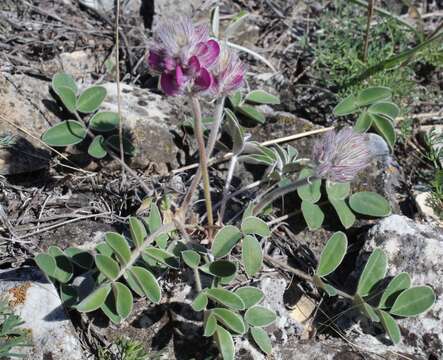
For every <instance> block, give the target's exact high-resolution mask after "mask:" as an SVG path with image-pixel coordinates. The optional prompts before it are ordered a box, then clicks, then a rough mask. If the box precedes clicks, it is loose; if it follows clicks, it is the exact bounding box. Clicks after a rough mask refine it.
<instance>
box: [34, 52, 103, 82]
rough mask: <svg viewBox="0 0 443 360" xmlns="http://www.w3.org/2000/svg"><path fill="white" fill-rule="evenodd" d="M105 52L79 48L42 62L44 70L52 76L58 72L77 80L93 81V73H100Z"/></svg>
mask: <svg viewBox="0 0 443 360" xmlns="http://www.w3.org/2000/svg"><path fill="white" fill-rule="evenodd" d="M104 58H105V53H104V52H102V51H98V50H97V51H94V52H92V50H90V49H88V50H78V51H74V52H70V53H68V52H66V53H61V54H60V55H59V56H58V57H56V58H54V59H52V60H49V61H46V62H44V63H43V64H42V71H43V72H44V73H45V74H46V75H47V76H48V77H52V76H54V75H55V74H56V73H58V72H65V73H67V74H69V75H71V76H72V77H73V78H74V79H75V80H76V81H81V82H87V83H90V82H92V74H93V73H99V72H100V67H101V64H103V62H104Z"/></svg>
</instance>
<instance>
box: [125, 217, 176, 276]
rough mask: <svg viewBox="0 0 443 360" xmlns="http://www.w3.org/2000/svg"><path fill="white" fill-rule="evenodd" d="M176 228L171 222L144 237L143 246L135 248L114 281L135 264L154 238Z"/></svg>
mask: <svg viewBox="0 0 443 360" xmlns="http://www.w3.org/2000/svg"><path fill="white" fill-rule="evenodd" d="M175 228H176V226H175V224H174V223H173V222H171V223H167V224H163V225H162V226H160V228H159V229H158V230H157V231H154V232H153V233H152V234H150V235H148V236H147V237H146V239H145V240H144V242H143V245H142V246H140V247H138V248H136V249H135V250H134V251H133V252H132V254H131V258H130V259H129V261H128V262H127V263H126V264H125V265H124V266H122V268H121V269H120V272H119V273H118V275H117V277H116V279H119V278H121V277H122V276H123V275H124V273H125V272H126V270H128V269H129V268H130V267H131V266H132V265H134V264H135V262H136V261H137V259H138V258H139V257H140V256H141V254H142V253H143V251H145V250H146V248H147V247H148V246H149V245H151V244H152V242H153V241H154V240H155V238H157V237H158V236H160V235H162V234H164V233H167V232H170V231H172V230H175Z"/></svg>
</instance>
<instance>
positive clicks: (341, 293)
mask: <svg viewBox="0 0 443 360" xmlns="http://www.w3.org/2000/svg"><path fill="white" fill-rule="evenodd" d="M264 259H265V260H266V261H268V262H270V263H271V264H272V265H274V266H276V267H279V268H280V269H282V270H285V271H288V272H290V273H292V274H294V275H295V276H297V277H299V278H301V279H303V280H305V281H308V282H310V283H311V284H314V285H315V286H316V287H319V288H320V289H323V288H324V284H323V283H322V282H319V281H317V280H316V279H315V278H314V277H313V276H311V275H309V274H307V273H305V272H304V271H301V270H299V269H296V268H293V267H292V266H290V265H288V264H286V263H284V262H282V261H279V260H277V259H274V258H273V257H272V256H269V255H264ZM335 290H336V292H337V295H339V296H341V297H343V298H346V299H350V300H353V299H354V297H353V296H352V295H350V294H348V293H346V292H344V291H341V290H338V289H335Z"/></svg>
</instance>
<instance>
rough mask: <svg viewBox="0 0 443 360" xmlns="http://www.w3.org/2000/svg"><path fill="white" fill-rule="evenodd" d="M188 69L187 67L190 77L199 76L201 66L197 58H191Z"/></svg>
mask: <svg viewBox="0 0 443 360" xmlns="http://www.w3.org/2000/svg"><path fill="white" fill-rule="evenodd" d="M188 67H189V72H190V75H191V76H192V77H194V76H196V75H197V74H199V72H200V69H201V65H200V61H199V60H198V57H197V56H193V57H191V59H190V60H189V62H188Z"/></svg>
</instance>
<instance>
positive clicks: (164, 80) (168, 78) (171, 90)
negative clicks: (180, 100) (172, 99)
mask: <svg viewBox="0 0 443 360" xmlns="http://www.w3.org/2000/svg"><path fill="white" fill-rule="evenodd" d="M160 86H161V88H162V90H163V92H164V93H165V94H166V95H168V96H176V95H178V94H179V93H180V86H179V85H178V84H177V81H176V78H175V75H174V74H173V73H163V74H161V76H160Z"/></svg>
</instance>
